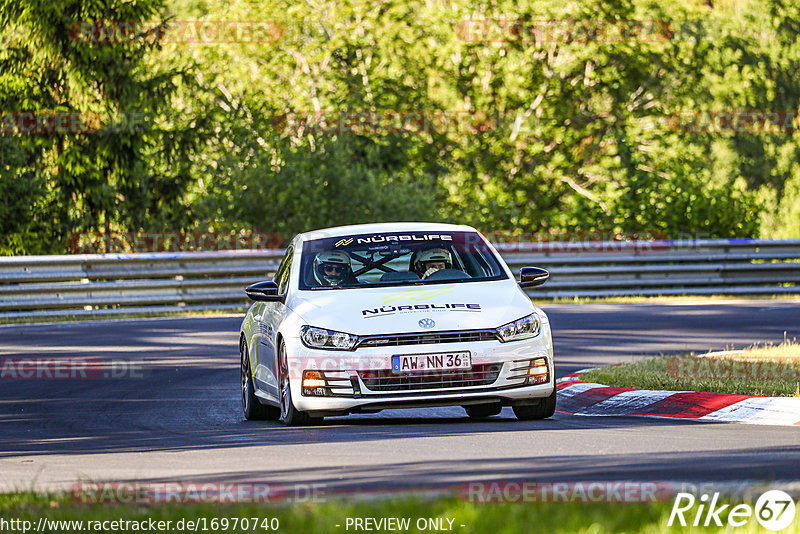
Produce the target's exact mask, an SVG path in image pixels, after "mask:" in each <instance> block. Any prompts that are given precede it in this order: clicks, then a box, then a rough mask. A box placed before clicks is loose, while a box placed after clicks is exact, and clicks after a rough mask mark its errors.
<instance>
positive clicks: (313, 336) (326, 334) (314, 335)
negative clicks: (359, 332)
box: [300, 326, 358, 350]
mask: <svg viewBox="0 0 800 534" xmlns="http://www.w3.org/2000/svg"><path fill="white" fill-rule="evenodd" d="M300 339H301V340H303V345H305V346H306V347H308V348H310V349H326V350H353V348H354V347H355V346H356V344H357V343H358V336H354V335H353V334H345V333H344V332H336V331H334V330H325V329H324V328H315V327H313V326H302V327H300Z"/></svg>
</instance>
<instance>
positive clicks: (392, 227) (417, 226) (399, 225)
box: [297, 222, 477, 241]
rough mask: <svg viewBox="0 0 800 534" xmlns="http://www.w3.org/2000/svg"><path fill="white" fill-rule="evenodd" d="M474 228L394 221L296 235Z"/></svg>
mask: <svg viewBox="0 0 800 534" xmlns="http://www.w3.org/2000/svg"><path fill="white" fill-rule="evenodd" d="M476 231H477V230H475V228H473V227H471V226H467V225H464V224H444V223H425V222H395V223H373V224H354V225H350V226H336V227H333V228H323V229H320V230H313V231H311V232H305V233H303V234H299V235H298V236H297V237H298V238H299V239H300V240H301V241H309V240H311V239H322V238H325V237H339V236H346V235H359V234H379V233H387V232H476Z"/></svg>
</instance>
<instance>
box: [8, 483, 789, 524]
mask: <svg viewBox="0 0 800 534" xmlns="http://www.w3.org/2000/svg"><path fill="white" fill-rule="evenodd" d="M739 502H741V501H739ZM671 508H672V502H671V500H670V501H669V502H658V503H636V504H624V503H613V504H609V503H591V504H587V503H524V504H522V503H503V504H481V503H469V502H464V501H462V500H459V499H457V498H455V497H440V498H433V499H424V498H420V497H417V498H414V497H404V498H393V499H384V500H372V501H364V502H356V503H354V502H353V501H345V500H335V501H330V502H326V503H315V504H310V503H300V504H294V505H291V506H290V505H186V506H183V505H169V506H150V507H145V506H108V505H85V504H79V503H74V502H71V501H70V499H69V498H68V497H66V496H63V495H61V496H53V495H49V496H48V495H38V494H33V493H17V494H10V495H0V517H2V518H4V519H6V520H8V519H12V518H13V519H23V520H29V521H32V522H34V524H35V523H36V521H38V519H39V517H42V516H44V517H47V518H48V519H55V520H59V519H60V520H93V521H95V520H98V521H103V520H115V519H127V520H143V519H148V518H152V519H154V520H156V521H159V520H171V521H173V524H174V523H176V522H177V521H179V520H180V519H197V518H207V521H211V519H213V518H217V519H221V518H228V519H229V520H231V519H233V518H237V517H239V518H243V517H257V518H260V519H263V518H273V517H274V518H278V521H279V523H280V527H279V530H278V532H282V533H289V534H294V533H297V534H314V533H325V534H327V533H331V532H342V533H346V532H354V530H353V527H352V526H351V528H350V529H349V530H346V528H345V525H346V519H347V518H348V517H351V518H352V517H362V518H363V517H375V518H380V517H408V518H410V519H411V525H412V526H411V528H409V530H408V531H407V532H419V531H418V530H417V529H416V528H415V527H414V526H413V525H414V524H415V523H416V520H417V519H418V518H427V517H432V518H452V519H454V521H453V530H452V532H454V533H457V534H469V533H490V534H505V533H509V534H517V533H525V532H547V533H561V532H563V533H594V534H602V533H606V532H608V533H612V532H645V533H666V532H676V531H677V532H723V531H724V529H721V528H718V527H717V528H680V527H668V526H667V520H668V518H669V513H670V510H671ZM687 517H688V515H687ZM721 517H722V518H723V520H724V518H725V516H724V515H722V516H721ZM337 524H338V525H341V526H340V527H336V525H337ZM445 525H446V522H445ZM461 525H464V527H461ZM184 531H185V530H176V529H175V528H174V526H173V530H172V532H184ZM201 531H202V530H201ZM217 531H218V532H229V533H232V532H244V531H243V530H241V529H236V530H232V529H228V530H222V529H218V530H217ZM53 532H60V531H55V530H53ZM104 532H120V531H117V530H105V531H104ZM212 532H213V531H212ZM256 532H262V533H263V532H271V531H269V530H267V531H264V530H257V531H256ZM430 532H435V531H430ZM736 532H740V533H742V534H745V533H749V532H767V531H765V530H763V529H761V527H760V525H759V524H758V523H757V522H756V521H755V519H751V521H750V523H748V525H746V526H744V527H741V528H737V529H736ZM782 532H784V533H789V534H791V533H800V522H799V521H797V520H796V521H795V522H794V524H793V525H791V526H790V527H789V528H787V529H785V530H783V531H782Z"/></svg>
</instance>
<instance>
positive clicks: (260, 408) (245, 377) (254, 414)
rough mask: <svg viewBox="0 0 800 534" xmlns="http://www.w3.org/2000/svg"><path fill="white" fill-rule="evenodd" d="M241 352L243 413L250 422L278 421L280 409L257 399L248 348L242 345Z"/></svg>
mask: <svg viewBox="0 0 800 534" xmlns="http://www.w3.org/2000/svg"><path fill="white" fill-rule="evenodd" d="M240 352H241V360H240V361H241V381H242V411H243V412H244V418H245V419H247V420H248V421H264V420H270V421H276V420H277V419H278V417H280V415H281V411H280V409H278V408H276V407H275V406H269V405H266V404H261V401H260V400H259V399H258V397H256V390H255V386H254V385H253V373H252V371H251V369H250V355H249V354H248V353H247V346H246V345H245V344H244V343H242V347H241V349H240Z"/></svg>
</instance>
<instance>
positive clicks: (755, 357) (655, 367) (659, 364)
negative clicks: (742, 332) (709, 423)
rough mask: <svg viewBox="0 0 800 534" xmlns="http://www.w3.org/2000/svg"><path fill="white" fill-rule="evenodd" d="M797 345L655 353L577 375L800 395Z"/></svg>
mask: <svg viewBox="0 0 800 534" xmlns="http://www.w3.org/2000/svg"><path fill="white" fill-rule="evenodd" d="M799 356H800V345H798V344H796V343H793V342H791V341H786V342H784V343H782V344H780V345H778V346H766V347H765V346H761V347H753V348H751V349H749V350H747V351H745V352H743V353H741V354H734V355H727V356H724V357H704V358H698V357H697V356H694V355H684V356H660V357H656V358H649V359H645V360H640V361H638V362H635V363H625V364H621V365H616V366H610V367H603V368H601V369H597V370H595V371H590V372H588V373H585V374H584V375H582V376H581V379H582V380H584V381H586V382H597V383H600V384H605V385H607V386H617V387H629V388H636V389H657V390H668V391H702V392H718V393H737V394H741V395H763V396H766V397H800V360H799V359H798V357H799Z"/></svg>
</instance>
